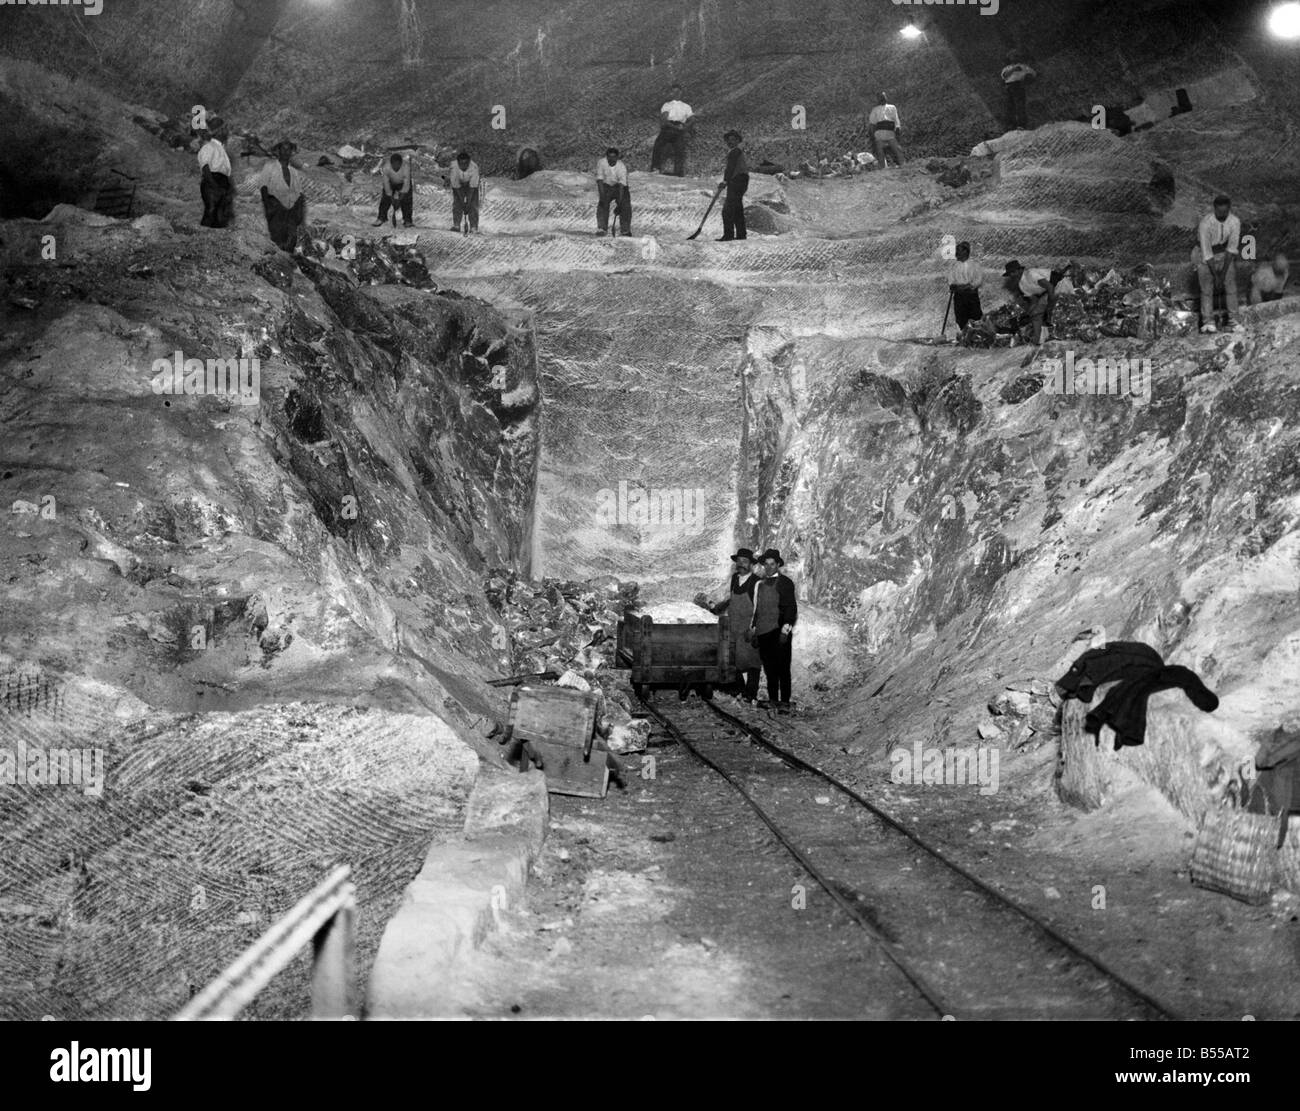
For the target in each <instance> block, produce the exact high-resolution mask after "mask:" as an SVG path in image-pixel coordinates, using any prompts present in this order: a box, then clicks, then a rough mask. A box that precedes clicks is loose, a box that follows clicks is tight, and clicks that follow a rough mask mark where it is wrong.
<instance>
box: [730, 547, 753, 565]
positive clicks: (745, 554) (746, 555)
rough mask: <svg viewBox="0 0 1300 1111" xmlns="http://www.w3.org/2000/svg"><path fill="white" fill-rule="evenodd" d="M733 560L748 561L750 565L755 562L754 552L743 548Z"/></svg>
mask: <svg viewBox="0 0 1300 1111" xmlns="http://www.w3.org/2000/svg"><path fill="white" fill-rule="evenodd" d="M731 558H732V559H747V560H749V562H750V563H753V562H754V552H753V550H752V549H751V548H741V549H740V550H739V551H738V552H736V554H735V555H734V556H732V557H731Z"/></svg>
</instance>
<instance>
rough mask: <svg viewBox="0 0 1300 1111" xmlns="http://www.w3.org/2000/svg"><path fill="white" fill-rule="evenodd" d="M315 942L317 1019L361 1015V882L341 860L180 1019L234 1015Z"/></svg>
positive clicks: (313, 991)
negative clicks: (358, 920)
mask: <svg viewBox="0 0 1300 1111" xmlns="http://www.w3.org/2000/svg"><path fill="white" fill-rule="evenodd" d="M308 943H310V944H311V946H312V972H311V1015H312V1018H357V1017H359V1015H358V1006H357V994H356V886H355V885H354V884H353V883H352V869H351V868H349V867H348V866H347V865H340V866H339V867H338V868H336V869H335V870H334V871H333V872H331V873H330V874H329V875H328V876H327V877H326V878H325V879H324V880H323V881H322V882H321V883H320V884H318V885H317V886H316V887H315V888H313V889H312V890H311V891H310V892H309V893H308V894H307V895H305V896H304V897H303V898H302V899H300V900H299V901H298V903H297V904H296V905H295V906H294V907H293V909H292V910H290V911H289V912H288V913H287V914H285V915H283V916H282V917H281V918H280V919H279V920H278V921H277V922H276V923H275V924H274V925H273V926H272V927H271V928H270V929H269V930H267V931H266V933H264V934H263V935H262V936H261V937H260V938H258V940H257V941H256V942H254V943H253V944H252V945H251V946H250V947H249V948H248V949H246V950H245V951H244V952H243V953H242V954H241V955H240V956H239V957H238V958H237V959H236V960H235V961H234V962H233V963H232V964H231V965H230V966H229V967H228V968H227V969H226V970H225V971H224V972H222V973H221V974H220V975H219V976H218V977H217V978H216V979H215V980H213V981H212V983H210V984H209V985H208V986H207V987H206V988H204V989H203V990H202V991H201V992H199V994H198V995H196V996H195V997H194V998H193V999H191V1000H190V1001H189V1003H187V1004H186V1005H185V1006H184V1007H182V1008H181V1009H180V1010H179V1011H178V1012H177V1013H176V1014H175V1015H174V1016H173V1020H174V1021H177V1022H189V1021H194V1020H196V1019H233V1018H234V1017H235V1016H236V1015H238V1014H239V1012H240V1011H242V1010H243V1009H244V1008H245V1007H247V1006H248V1004H249V1003H251V1002H252V1001H253V999H255V998H256V996H257V994H258V992H260V991H261V990H262V989H263V988H264V987H266V985H267V984H269V983H270V982H271V980H273V979H274V978H275V977H276V976H277V975H278V974H279V973H281V972H283V971H284V969H285V968H286V967H287V966H288V964H289V962H290V961H292V960H293V959H294V957H296V956H297V955H298V953H299V951H300V950H301V949H302V948H303V947H304V946H306V945H307V944H308Z"/></svg>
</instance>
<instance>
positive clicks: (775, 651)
mask: <svg viewBox="0 0 1300 1111" xmlns="http://www.w3.org/2000/svg"><path fill="white" fill-rule="evenodd" d="M792 654H793V653H792V652H791V645H790V641H788V640H787V641H786V642H785V643H784V644H782V643H781V630H780V629H773V630H772V631H771V632H770V633H760V634H759V636H758V658H759V659H760V660H762V661H763V674H765V675H766V676H767V697H768V701H769V702H789V701H790V659H791V656H792Z"/></svg>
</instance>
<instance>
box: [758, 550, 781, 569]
mask: <svg viewBox="0 0 1300 1111" xmlns="http://www.w3.org/2000/svg"><path fill="white" fill-rule="evenodd" d="M758 558H759V561H760V562H763V563H766V562H767V561H768V560H769V559H774V560H776V565H777V566H778V567H784V566H785V560H783V559H782V558H781V553H780V552H778V551H777V550H776V549H775V548H768V549H767V551H765V552H764V553H763V554H762V555H761V556H759V557H758Z"/></svg>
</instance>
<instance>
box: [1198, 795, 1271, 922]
mask: <svg viewBox="0 0 1300 1111" xmlns="http://www.w3.org/2000/svg"><path fill="white" fill-rule="evenodd" d="M1285 820H1286V818H1285V816H1279V815H1277V814H1252V813H1250V812H1249V811H1247V810H1239V809H1236V808H1224V809H1220V810H1210V811H1207V812H1206V814H1205V817H1204V819H1202V821H1201V829H1200V832H1199V833H1198V834H1197V835H1196V846H1195V848H1194V849H1193V850H1192V868H1191V873H1192V883H1194V884H1195V885H1196V886H1197V887H1203V888H1205V889H1206V890H1207V891H1219V892H1222V893H1223V894H1224V895H1230V896H1232V898H1234V899H1240V900H1241V901H1242V902H1243V903H1250V904H1251V905H1252V906H1259V905H1260V904H1261V903H1266V902H1268V899H1269V894H1270V893H1271V892H1272V890H1273V881H1274V878H1275V877H1276V875H1277V870H1278V863H1279V861H1278V857H1279V853H1278V851H1277V839H1278V833H1279V831H1280V823H1282V822H1283V821H1285Z"/></svg>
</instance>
